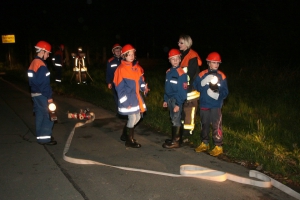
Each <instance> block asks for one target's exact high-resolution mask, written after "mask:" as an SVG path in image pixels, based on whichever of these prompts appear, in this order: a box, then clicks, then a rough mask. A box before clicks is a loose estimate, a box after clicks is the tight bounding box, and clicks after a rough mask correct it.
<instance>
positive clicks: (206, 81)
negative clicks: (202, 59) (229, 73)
mask: <svg viewBox="0 0 300 200" xmlns="http://www.w3.org/2000/svg"><path fill="white" fill-rule="evenodd" d="M213 77H214V75H211V74H210V75H207V76H206V77H205V78H204V79H203V80H202V81H201V86H202V87H204V86H205V85H206V84H207V83H209V82H210V81H211V79H212V78H213Z"/></svg>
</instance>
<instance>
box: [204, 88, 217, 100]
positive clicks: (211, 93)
mask: <svg viewBox="0 0 300 200" xmlns="http://www.w3.org/2000/svg"><path fill="white" fill-rule="evenodd" d="M207 94H208V96H210V97H211V98H213V99H215V100H218V98H219V95H220V94H219V92H214V91H212V90H211V89H210V88H208V90H207Z"/></svg>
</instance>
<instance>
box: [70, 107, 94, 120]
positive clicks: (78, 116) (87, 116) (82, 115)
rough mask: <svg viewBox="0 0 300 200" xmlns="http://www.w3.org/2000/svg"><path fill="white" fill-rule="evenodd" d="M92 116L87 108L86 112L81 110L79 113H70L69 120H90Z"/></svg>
mask: <svg viewBox="0 0 300 200" xmlns="http://www.w3.org/2000/svg"><path fill="white" fill-rule="evenodd" d="M91 117H92V115H91V112H90V109H88V108H86V109H84V110H82V109H80V111H79V113H70V112H68V118H70V119H80V120H84V119H86V120H89V119H91Z"/></svg>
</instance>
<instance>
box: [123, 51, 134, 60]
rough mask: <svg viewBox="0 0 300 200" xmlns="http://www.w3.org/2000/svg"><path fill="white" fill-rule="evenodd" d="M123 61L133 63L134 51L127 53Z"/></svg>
mask: <svg viewBox="0 0 300 200" xmlns="http://www.w3.org/2000/svg"><path fill="white" fill-rule="evenodd" d="M125 59H126V61H128V62H133V61H134V51H133V50H130V51H128V55H127V57H126V58H125Z"/></svg>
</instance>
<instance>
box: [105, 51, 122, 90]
mask: <svg viewBox="0 0 300 200" xmlns="http://www.w3.org/2000/svg"><path fill="white" fill-rule="evenodd" d="M121 60H122V58H121V57H120V58H117V57H116V56H114V57H112V58H110V59H109V60H108V61H107V64H106V83H107V84H109V83H110V84H112V83H113V79H114V73H115V71H116V69H117V67H118V66H119V65H120V64H121Z"/></svg>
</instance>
